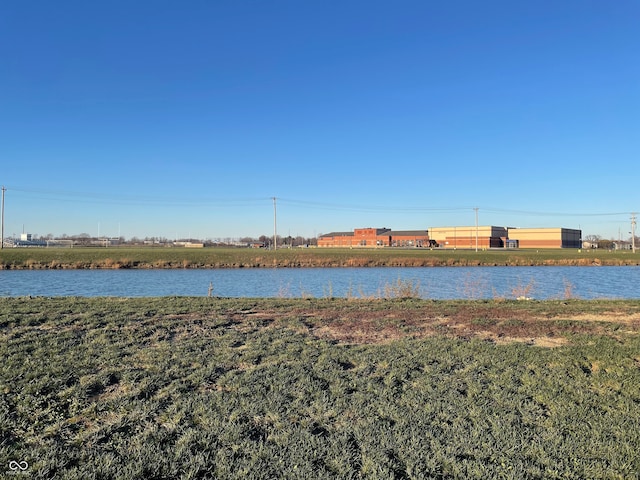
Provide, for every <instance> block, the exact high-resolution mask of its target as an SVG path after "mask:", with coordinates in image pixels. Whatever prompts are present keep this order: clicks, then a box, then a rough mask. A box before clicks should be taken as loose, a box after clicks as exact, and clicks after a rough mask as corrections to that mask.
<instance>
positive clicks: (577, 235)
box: [507, 228, 582, 248]
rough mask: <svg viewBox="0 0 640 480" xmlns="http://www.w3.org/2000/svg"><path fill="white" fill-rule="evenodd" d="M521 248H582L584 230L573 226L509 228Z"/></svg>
mask: <svg viewBox="0 0 640 480" xmlns="http://www.w3.org/2000/svg"><path fill="white" fill-rule="evenodd" d="M507 230H508V232H509V240H515V241H517V242H518V247H519V248H582V231H581V230H574V229H571V228H508V229H507Z"/></svg>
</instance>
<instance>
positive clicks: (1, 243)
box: [0, 185, 7, 248]
mask: <svg viewBox="0 0 640 480" xmlns="http://www.w3.org/2000/svg"><path fill="white" fill-rule="evenodd" d="M6 191H7V189H6V188H5V186H4V185H3V186H2V207H1V208H2V218H1V219H0V223H1V224H2V226H1V227H0V248H4V192H6Z"/></svg>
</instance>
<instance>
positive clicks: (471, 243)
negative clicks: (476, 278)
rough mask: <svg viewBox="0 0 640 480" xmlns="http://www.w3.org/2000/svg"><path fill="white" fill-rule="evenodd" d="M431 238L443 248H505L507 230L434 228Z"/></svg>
mask: <svg viewBox="0 0 640 480" xmlns="http://www.w3.org/2000/svg"><path fill="white" fill-rule="evenodd" d="M429 237H430V238H431V239H432V240H434V241H435V242H436V243H437V244H438V245H439V246H440V247H441V248H453V249H455V248H476V246H477V247H478V248H481V249H484V248H504V246H505V245H506V241H507V229H506V228H504V227H493V226H478V227H475V226H472V227H434V228H431V229H430V230H429ZM476 242H477V243H476Z"/></svg>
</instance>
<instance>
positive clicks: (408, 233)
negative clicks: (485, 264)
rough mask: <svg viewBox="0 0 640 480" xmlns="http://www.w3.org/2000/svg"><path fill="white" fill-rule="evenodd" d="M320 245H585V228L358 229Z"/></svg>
mask: <svg viewBox="0 0 640 480" xmlns="http://www.w3.org/2000/svg"><path fill="white" fill-rule="evenodd" d="M318 247H349V248H355V247H439V248H446V249H457V248H460V249H475V248H479V249H488V248H581V247H582V231H581V230H574V229H570V228H511V227H509V228H506V227H496V226H492V225H490V226H478V227H476V226H475V225H474V226H462V227H433V228H431V229H430V230H391V229H389V228H356V229H354V230H353V232H332V233H328V234H326V235H321V236H320V237H319V238H318Z"/></svg>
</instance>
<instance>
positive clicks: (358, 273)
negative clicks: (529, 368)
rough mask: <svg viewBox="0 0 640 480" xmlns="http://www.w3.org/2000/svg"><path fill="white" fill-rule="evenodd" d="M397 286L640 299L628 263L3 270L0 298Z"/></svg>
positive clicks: (350, 291)
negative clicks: (623, 265) (543, 265)
mask: <svg viewBox="0 0 640 480" xmlns="http://www.w3.org/2000/svg"><path fill="white" fill-rule="evenodd" d="M398 281H399V282H400V283H401V284H403V285H405V286H410V287H411V288H413V289H418V290H419V292H420V296H421V297H423V298H431V299H456V298H460V299H471V298H515V297H519V296H524V297H530V298H535V299H541V300H542V299H552V298H567V297H575V298H583V299H593V298H625V299H630V298H635V299H637V298H640V268H638V267H633V266H627V267H555V266H554V267H427V268H406V267H403V268H393V267H381V268H277V269H275V268H274V269H206V270H205V269H202V270H197V269H193V270H190V269H187V270H179V269H175V270H2V271H0V296H26V295H32V296H85V297H93V296H115V297H152V296H153V297H155V296H174V295H176V296H206V295H207V294H208V291H209V285H210V284H211V285H212V286H213V291H212V294H213V295H214V296H221V297H293V298H296V297H297V298H299V297H305V296H307V297H316V298H320V297H330V296H333V297H347V296H351V297H371V296H375V297H382V296H384V295H385V293H386V291H387V290H388V287H389V286H393V285H396V284H397V283H398Z"/></svg>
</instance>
